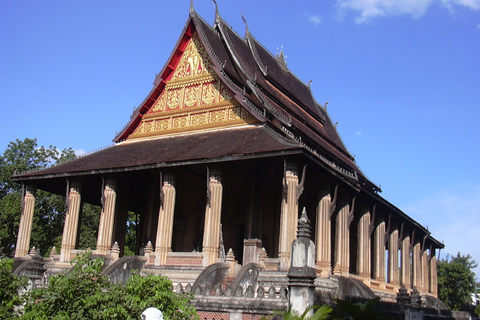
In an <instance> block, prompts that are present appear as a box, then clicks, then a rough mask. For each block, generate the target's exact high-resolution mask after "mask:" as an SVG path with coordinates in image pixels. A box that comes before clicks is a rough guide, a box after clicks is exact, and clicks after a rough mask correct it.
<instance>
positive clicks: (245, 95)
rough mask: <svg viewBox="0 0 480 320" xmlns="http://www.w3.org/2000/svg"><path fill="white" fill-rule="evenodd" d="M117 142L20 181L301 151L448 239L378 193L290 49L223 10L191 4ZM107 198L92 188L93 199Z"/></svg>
mask: <svg viewBox="0 0 480 320" xmlns="http://www.w3.org/2000/svg"><path fill="white" fill-rule="evenodd" d="M114 142H115V145H113V146H111V147H109V148H106V149H103V150H101V151H98V152H95V153H92V154H89V155H86V156H83V157H79V158H78V159H75V160H73V161H70V162H67V163H64V164H60V165H57V166H54V167H51V168H47V169H44V170H40V171H36V172H30V173H24V174H18V175H15V176H14V177H13V180H14V181H16V182H25V183H28V182H29V183H34V184H35V185H37V186H38V188H41V189H44V190H47V191H51V192H55V193H58V194H62V193H64V190H65V189H64V186H63V185H62V184H59V183H58V182H60V181H61V180H63V181H64V179H65V178H69V177H80V176H82V177H83V179H84V181H85V182H86V184H88V181H89V179H94V178H93V177H94V175H98V174H105V173H114V172H132V171H136V170H144V169H151V168H162V167H171V166H180V165H183V164H200V163H216V162H225V161H232V160H239V159H252V158H262V157H270V156H285V155H291V154H301V155H304V156H306V157H308V158H309V159H311V161H313V162H315V163H317V164H318V165H319V166H320V167H323V168H324V169H325V170H327V171H328V172H329V173H330V174H332V175H333V176H335V177H336V178H338V179H340V180H341V181H342V182H344V183H345V184H346V185H348V186H349V187H350V188H352V189H353V190H355V191H356V192H363V193H365V194H366V195H368V196H369V197H371V198H372V199H373V200H375V201H378V202H380V203H382V204H383V205H384V206H386V207H387V208H389V210H391V211H392V212H393V213H394V214H395V215H397V216H399V217H401V219H402V220H405V221H408V223H409V224H410V225H412V226H414V227H415V228H419V229H420V230H421V232H422V233H423V234H425V236H426V239H427V240H426V241H427V245H429V246H433V247H434V248H442V247H443V244H442V243H440V242H439V241H437V240H436V239H434V238H433V237H431V236H430V234H429V232H428V230H426V229H425V228H424V227H422V226H421V225H420V224H418V223H417V222H416V221H414V220H413V219H411V218H410V217H408V216H407V215H405V214H404V213H403V212H402V211H401V210H399V209H398V208H396V207H395V206H394V205H392V204H391V203H389V202H388V201H387V200H385V199H383V198H382V197H381V196H380V195H379V194H378V192H380V191H381V190H380V188H379V187H377V186H376V185H375V184H374V183H372V182H371V181H370V180H369V179H367V177H366V176H365V175H364V174H363V173H362V172H361V170H360V169H359V167H358V166H357V164H356V163H355V159H354V157H353V156H352V155H351V154H350V153H349V152H348V151H347V149H346V147H345V146H344V144H343V142H342V140H341V138H340V136H339V134H338V132H337V130H336V128H335V126H334V125H333V123H332V121H331V119H330V117H329V116H328V114H327V110H326V107H325V106H323V105H321V104H319V103H318V102H316V101H315V99H314V98H313V96H312V93H311V90H310V87H309V85H306V84H305V83H303V82H302V81H300V80H299V79H298V78H297V77H296V76H295V75H293V74H292V73H291V72H290V71H289V70H288V69H287V68H286V65H285V62H284V60H283V56H282V55H279V56H274V55H272V54H271V53H270V52H268V51H267V50H266V49H265V48H264V47H263V46H262V45H261V44H260V43H259V42H258V41H257V40H256V39H255V38H254V37H253V36H252V34H251V33H250V31H249V30H248V27H247V29H246V32H245V36H244V37H241V36H239V35H238V34H237V33H236V32H234V31H233V30H232V29H231V27H229V26H228V25H227V24H226V23H225V21H224V20H223V19H222V18H221V16H220V15H219V14H218V11H217V12H216V16H215V22H214V24H213V25H212V26H211V25H209V24H207V23H206V22H205V21H204V20H203V19H202V18H201V17H200V16H199V15H198V14H197V13H196V12H195V10H193V8H191V10H190V14H189V18H188V20H187V22H186V25H185V27H184V29H183V31H182V34H181V36H180V39H179V40H178V43H177V44H176V46H175V49H174V50H173V52H172V54H171V56H170V58H169V60H168V62H167V63H166V64H165V67H164V68H163V69H162V71H161V72H160V73H159V74H158V76H157V77H156V79H155V81H154V87H153V88H152V90H151V91H150V93H149V94H148V96H147V97H146V98H145V100H144V101H143V102H142V103H141V104H140V105H139V107H138V108H137V109H136V110H135V111H134V113H133V114H132V116H131V118H130V121H129V122H128V124H127V125H126V126H125V128H124V129H122V130H121V132H120V133H118V134H117V135H116V137H115V138H114ZM92 184H93V182H92ZM97 192H99V191H97ZM98 198H99V197H98V195H97V193H93V194H91V195H88V194H86V195H85V199H86V200H89V199H92V201H93V202H95V201H97V202H98V200H94V199H98Z"/></svg>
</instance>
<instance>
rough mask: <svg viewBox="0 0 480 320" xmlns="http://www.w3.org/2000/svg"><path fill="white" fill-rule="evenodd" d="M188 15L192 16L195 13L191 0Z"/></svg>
mask: <svg viewBox="0 0 480 320" xmlns="http://www.w3.org/2000/svg"><path fill="white" fill-rule="evenodd" d="M189 12H190V14H193V13H194V12H195V8H194V7H193V0H190V10H189Z"/></svg>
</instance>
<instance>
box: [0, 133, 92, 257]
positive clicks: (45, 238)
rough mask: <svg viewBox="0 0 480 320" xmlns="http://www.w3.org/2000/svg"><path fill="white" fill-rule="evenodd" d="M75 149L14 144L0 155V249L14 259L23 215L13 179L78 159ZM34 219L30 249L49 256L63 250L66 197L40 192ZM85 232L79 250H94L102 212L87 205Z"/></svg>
mask: <svg viewBox="0 0 480 320" xmlns="http://www.w3.org/2000/svg"><path fill="white" fill-rule="evenodd" d="M75 157H76V156H75V153H74V151H73V149H72V148H68V149H64V150H62V151H60V150H58V149H57V148H56V147H54V146H49V147H44V146H40V147H39V146H38V144H37V140H36V139H28V138H27V139H25V140H23V141H21V140H18V139H17V140H15V141H12V142H10V144H9V145H8V147H7V149H6V150H5V151H4V153H3V154H1V155H0V225H1V226H2V228H1V229H0V248H2V249H3V252H4V253H5V254H6V255H8V256H12V255H13V253H14V251H15V244H16V239H17V232H18V225H19V221H20V216H21V212H22V207H21V192H22V186H21V184H18V183H14V182H12V180H11V176H12V175H14V174H15V173H21V172H26V171H33V170H39V169H43V168H46V167H48V166H50V165H54V164H58V163H60V162H64V161H68V160H72V159H75ZM35 198H36V199H35V212H34V215H33V223H32V234H31V243H30V245H31V246H35V247H36V248H37V249H38V250H39V251H40V253H42V254H48V251H49V250H50V249H51V247H52V246H56V247H57V248H59V247H60V244H61V241H62V240H61V239H62V233H63V223H64V217H65V215H64V213H65V196H64V195H62V196H60V195H55V194H52V193H49V192H46V191H42V190H37V193H36V197H35ZM82 215H83V221H84V222H85V223H82V231H81V234H80V246H79V248H94V247H95V245H96V237H97V228H98V221H99V216H100V208H98V207H96V206H92V205H88V204H85V205H84V206H83V213H82Z"/></svg>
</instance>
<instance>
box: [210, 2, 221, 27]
mask: <svg viewBox="0 0 480 320" xmlns="http://www.w3.org/2000/svg"><path fill="white" fill-rule="evenodd" d="M212 1H213V4H214V5H215V22H220V13H219V12H218V5H217V1H215V0H212Z"/></svg>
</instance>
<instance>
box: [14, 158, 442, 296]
mask: <svg viewBox="0 0 480 320" xmlns="http://www.w3.org/2000/svg"><path fill="white" fill-rule="evenodd" d="M208 172H209V173H208V177H207V204H206V208H205V224H204V236H203V265H204V266H208V265H210V264H212V263H214V262H215V260H216V259H217V258H218V257H219V243H220V233H221V230H220V229H221V224H220V223H221V211H222V194H223V187H222V183H221V178H220V173H219V171H217V170H212V171H208ZM303 180H304V177H302V179H301V180H300V179H299V175H298V171H297V168H295V166H293V165H288V166H287V165H286V166H285V170H284V177H283V197H282V204H281V213H280V232H279V239H278V241H279V242H278V243H279V245H278V258H279V264H280V267H279V268H280V270H287V268H288V265H289V261H290V250H291V243H292V242H293V240H294V239H295V238H296V233H297V230H296V229H297V218H298V199H299V197H300V195H301V193H302V191H303V182H304V181H303ZM103 185H104V186H103V192H102V211H101V217H100V224H99V229H98V238H97V249H96V253H97V254H102V255H104V254H107V253H108V252H109V251H110V250H111V247H112V245H113V242H114V240H116V239H114V226H115V219H116V210H117V208H116V207H117V189H118V188H117V185H116V182H115V180H114V179H112V178H107V179H105V180H103ZM319 192H320V197H319V201H318V204H317V209H316V232H315V234H316V238H315V244H316V268H317V270H318V271H319V273H320V275H321V276H322V277H328V276H330V275H331V274H332V273H333V274H335V275H340V276H349V275H350V259H351V256H350V254H351V251H353V252H355V250H350V245H351V242H350V225H351V224H352V221H353V220H354V219H353V218H354V212H355V198H353V199H349V198H348V196H347V194H346V193H343V194H341V195H340V196H338V194H337V193H338V192H339V191H338V187H337V188H335V193H334V195H333V197H332V194H331V191H330V187H329V186H327V185H324V186H322V187H321V188H320V191H319ZM337 198H338V200H337ZM175 201H176V191H175V187H174V180H173V177H172V176H169V175H166V176H165V178H164V179H163V181H162V185H161V200H160V202H161V203H160V209H159V212H158V225H157V233H156V241H155V265H165V264H166V263H167V255H168V252H170V251H171V247H172V238H173V220H174V211H175ZM34 205H35V188H33V187H27V188H26V191H25V195H24V201H23V212H22V216H21V221H20V228H19V236H18V240H17V247H16V257H22V256H24V255H26V254H28V250H29V243H30V233H31V224H32V219H33V211H34ZM356 211H357V212H359V213H360V217H359V219H357V221H358V222H357V225H356V228H357V232H356V233H357V243H356V246H357V250H356V257H355V260H356V263H357V264H356V273H357V274H358V276H360V278H362V279H364V281H365V282H366V283H369V281H370V280H371V279H374V280H376V281H377V282H381V283H385V282H386V280H387V279H388V283H389V284H391V285H393V286H398V285H399V284H400V283H402V284H404V285H405V286H406V287H407V288H410V287H413V286H416V287H417V288H418V289H419V290H420V291H423V292H430V293H432V294H435V295H436V260H435V256H434V254H433V252H432V250H431V254H430V255H428V253H427V250H425V248H422V246H421V244H420V243H419V242H418V241H417V242H415V243H413V241H411V238H410V236H409V235H406V236H405V237H402V239H400V234H399V230H398V228H393V230H390V228H391V226H388V228H389V230H388V232H387V230H386V221H385V219H384V218H381V219H378V218H377V219H375V209H373V212H370V209H367V208H364V207H360V209H359V210H356ZM80 212H81V186H80V184H79V183H78V182H72V183H70V184H69V188H68V197H67V211H66V217H65V225H64V232H63V238H62V247H61V254H60V260H61V261H62V262H68V261H70V255H71V251H72V250H73V249H75V246H76V243H77V238H78V229H79V219H80ZM375 220H377V221H375ZM332 230H334V235H335V236H334V237H333V236H332ZM115 233H116V232H115ZM402 233H403V232H402ZM372 234H373V237H372ZM412 238H414V237H413V236H412ZM332 241H334V242H333V243H332ZM387 244H388V248H387ZM332 248H333V253H332ZM352 249H353V248H352ZM387 251H388V258H387V256H386V253H387ZM399 251H400V260H399ZM372 253H373V254H372ZM332 260H333V261H332ZM386 266H387V269H388V270H386ZM400 267H401V271H400ZM372 268H373V269H372ZM412 270H413V272H412ZM387 277H388V278H387Z"/></svg>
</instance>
